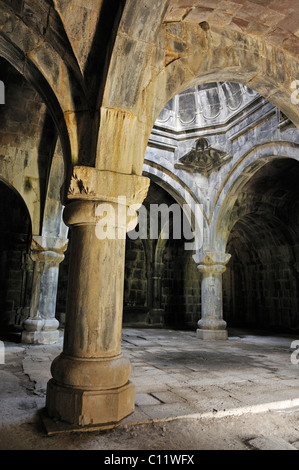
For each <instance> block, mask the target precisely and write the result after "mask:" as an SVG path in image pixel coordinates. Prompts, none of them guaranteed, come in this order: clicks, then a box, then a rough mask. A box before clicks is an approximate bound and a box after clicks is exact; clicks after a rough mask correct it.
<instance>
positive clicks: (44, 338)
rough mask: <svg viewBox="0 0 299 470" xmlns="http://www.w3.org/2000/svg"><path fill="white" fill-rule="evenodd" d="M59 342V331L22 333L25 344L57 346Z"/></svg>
mask: <svg viewBox="0 0 299 470" xmlns="http://www.w3.org/2000/svg"><path fill="white" fill-rule="evenodd" d="M58 341H59V331H58V330H56V331H22V336H21V343H23V344H41V345H42V344H56V343H58Z"/></svg>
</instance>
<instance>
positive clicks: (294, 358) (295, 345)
mask: <svg viewBox="0 0 299 470" xmlns="http://www.w3.org/2000/svg"><path fill="white" fill-rule="evenodd" d="M291 349H295V351H293V352H292V354H291V363H292V364H294V365H298V364H299V357H298V356H299V340H295V341H292V343H291Z"/></svg>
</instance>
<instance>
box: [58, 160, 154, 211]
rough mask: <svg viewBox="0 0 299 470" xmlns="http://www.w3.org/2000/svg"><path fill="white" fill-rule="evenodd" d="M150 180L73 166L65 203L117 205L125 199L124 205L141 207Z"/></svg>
mask: <svg viewBox="0 0 299 470" xmlns="http://www.w3.org/2000/svg"><path fill="white" fill-rule="evenodd" d="M149 184H150V180H149V179H148V178H146V177H144V176H137V175H130V174H124V173H115V172H112V171H105V170H99V169H97V168H93V167H85V166H74V168H73V173H72V177H71V181H70V186H69V190H68V195H67V201H68V202H70V201H73V200H78V199H79V200H84V201H97V202H100V201H102V202H111V203H113V202H114V203H118V200H119V197H122V198H126V205H127V206H131V205H133V204H137V205H141V204H142V202H143V201H144V199H145V197H146V195H147V192H148V188H149Z"/></svg>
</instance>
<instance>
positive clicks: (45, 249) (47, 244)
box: [30, 236, 69, 265]
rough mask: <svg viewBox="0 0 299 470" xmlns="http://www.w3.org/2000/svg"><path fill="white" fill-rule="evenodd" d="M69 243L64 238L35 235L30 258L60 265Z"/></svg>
mask: <svg viewBox="0 0 299 470" xmlns="http://www.w3.org/2000/svg"><path fill="white" fill-rule="evenodd" d="M68 243H69V242H68V240H67V239H64V238H58V237H57V238H56V237H43V236H33V237H32V242H31V247H30V258H31V259H32V260H33V261H35V262H41V263H45V264H48V265H52V264H53V265H59V264H60V263H61V262H62V261H63V260H64V253H65V251H66V250H67V247H68Z"/></svg>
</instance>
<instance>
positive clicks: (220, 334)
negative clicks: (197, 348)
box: [196, 329, 228, 341]
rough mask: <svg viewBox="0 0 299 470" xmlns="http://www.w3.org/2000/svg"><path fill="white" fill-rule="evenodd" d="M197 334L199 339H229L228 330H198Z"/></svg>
mask: <svg viewBox="0 0 299 470" xmlns="http://www.w3.org/2000/svg"><path fill="white" fill-rule="evenodd" d="M196 336H197V338H198V339H202V340H207V341H209V340H210V341H213V340H216V341H224V340H227V339H228V333H227V330H201V329H198V330H196Z"/></svg>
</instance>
